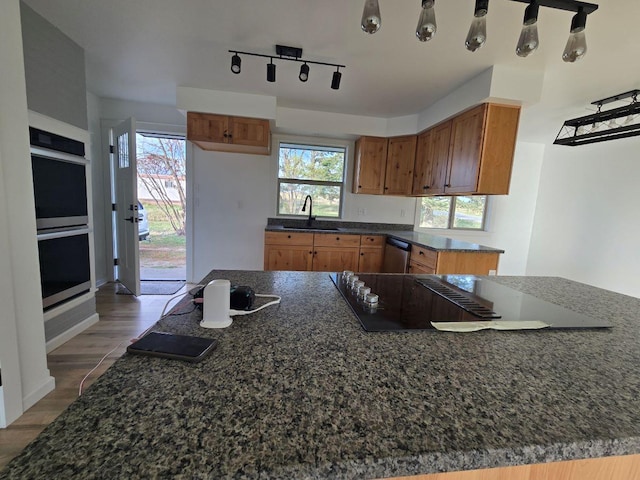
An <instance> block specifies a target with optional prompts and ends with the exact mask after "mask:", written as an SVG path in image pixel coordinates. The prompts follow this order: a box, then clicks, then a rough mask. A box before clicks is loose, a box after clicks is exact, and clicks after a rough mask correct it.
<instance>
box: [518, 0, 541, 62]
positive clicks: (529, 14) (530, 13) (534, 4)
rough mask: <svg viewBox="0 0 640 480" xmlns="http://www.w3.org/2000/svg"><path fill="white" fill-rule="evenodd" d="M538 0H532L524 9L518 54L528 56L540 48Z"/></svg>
mask: <svg viewBox="0 0 640 480" xmlns="http://www.w3.org/2000/svg"><path fill="white" fill-rule="evenodd" d="M539 8H540V6H539V5H538V0H531V3H529V5H528V6H527V8H526V9H525V11H524V20H523V21H522V31H521V32H520V38H519V39H518V45H517V46H516V55H518V56H519V57H528V56H529V55H531V54H532V53H533V52H535V51H536V50H537V48H538V44H539V43H540V41H539V40H538V25H537V24H538V10H539Z"/></svg>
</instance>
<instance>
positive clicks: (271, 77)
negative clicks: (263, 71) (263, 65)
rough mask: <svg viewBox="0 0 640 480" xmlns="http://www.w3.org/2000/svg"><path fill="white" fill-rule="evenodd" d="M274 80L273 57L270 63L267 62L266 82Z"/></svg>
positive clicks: (274, 66) (274, 67)
mask: <svg viewBox="0 0 640 480" xmlns="http://www.w3.org/2000/svg"><path fill="white" fill-rule="evenodd" d="M275 81H276V65H275V63H273V59H271V63H268V64H267V82H271V83H273V82H275Z"/></svg>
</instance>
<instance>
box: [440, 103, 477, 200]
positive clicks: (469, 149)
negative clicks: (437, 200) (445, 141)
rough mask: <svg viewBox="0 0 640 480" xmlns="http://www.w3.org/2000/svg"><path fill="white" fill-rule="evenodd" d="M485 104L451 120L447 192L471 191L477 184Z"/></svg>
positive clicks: (474, 189) (473, 190)
mask: <svg viewBox="0 0 640 480" xmlns="http://www.w3.org/2000/svg"><path fill="white" fill-rule="evenodd" d="M485 113H486V104H483V105H480V106H479V107H476V108H474V109H472V110H469V111H468V112H466V113H463V114H462V115H459V116H457V117H456V118H454V119H453V120H452V122H451V142H450V148H449V172H448V178H447V183H446V184H445V193H448V194H455V193H470V192H475V191H476V189H477V187H478V172H479V169H480V158H481V153H482V139H483V127H484V118H485Z"/></svg>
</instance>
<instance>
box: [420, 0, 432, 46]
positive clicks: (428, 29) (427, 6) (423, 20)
mask: <svg viewBox="0 0 640 480" xmlns="http://www.w3.org/2000/svg"><path fill="white" fill-rule="evenodd" d="M435 3H436V0H422V12H420V18H419V19H418V26H417V27H416V37H418V40H420V41H421V42H427V41H429V40H431V39H432V38H433V36H434V35H435V34H436V30H437V26H436V12H435V8H434V4H435Z"/></svg>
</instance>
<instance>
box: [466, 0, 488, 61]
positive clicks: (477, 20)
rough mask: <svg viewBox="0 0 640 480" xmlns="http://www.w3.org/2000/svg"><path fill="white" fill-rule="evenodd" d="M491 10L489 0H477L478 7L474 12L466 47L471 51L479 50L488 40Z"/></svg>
mask: <svg viewBox="0 0 640 480" xmlns="http://www.w3.org/2000/svg"><path fill="white" fill-rule="evenodd" d="M488 11H489V0H476V8H475V10H474V13H473V20H472V21H471V26H470V27H469V33H468V34H467V39H466V40H465V42H464V45H465V47H467V50H469V51H470V52H475V51H476V50H478V49H479V48H480V47H482V45H484V42H486V41H487V12H488Z"/></svg>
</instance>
